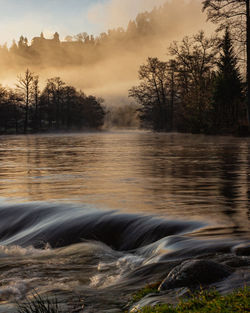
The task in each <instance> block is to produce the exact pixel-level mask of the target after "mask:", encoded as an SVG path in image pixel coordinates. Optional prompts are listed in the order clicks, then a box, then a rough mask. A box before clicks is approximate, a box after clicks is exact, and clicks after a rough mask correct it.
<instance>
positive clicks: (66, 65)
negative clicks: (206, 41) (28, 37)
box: [0, 0, 213, 106]
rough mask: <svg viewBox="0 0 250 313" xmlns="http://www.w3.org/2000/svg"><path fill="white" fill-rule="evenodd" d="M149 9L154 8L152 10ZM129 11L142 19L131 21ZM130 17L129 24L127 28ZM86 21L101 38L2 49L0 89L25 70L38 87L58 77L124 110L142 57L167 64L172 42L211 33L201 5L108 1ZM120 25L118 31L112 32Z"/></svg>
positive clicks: (38, 42) (197, 0)
mask: <svg viewBox="0 0 250 313" xmlns="http://www.w3.org/2000/svg"><path fill="white" fill-rule="evenodd" d="M153 3H154V4H155V3H157V6H156V7H155V8H153V9H152V7H153ZM146 10H148V11H146ZM134 11H135V12H137V11H141V12H142V14H139V15H138V16H137V17H133V14H132V13H133V12H134ZM131 16H132V18H133V19H134V20H133V21H131V22H130V23H129V24H128V25H126V23H128V20H129V17H131ZM89 18H90V19H91V21H93V23H100V24H101V25H102V27H103V29H104V32H103V33H102V34H100V35H99V36H96V37H93V36H88V35H87V34H82V36H78V37H77V38H76V37H73V36H72V37H68V38H67V41H65V40H64V39H63V38H60V39H59V41H58V40H57V38H56V37H55V38H54V39H53V38H52V39H50V40H47V38H43V37H42V38H41V37H39V36H40V34H38V37H37V38H36V39H34V40H33V41H32V42H31V43H28V42H27V41H25V38H24V39H23V40H19V42H18V40H17V43H16V44H13V45H12V46H11V47H10V49H9V50H7V48H6V47H4V46H3V47H2V48H1V50H0V68H1V69H0V82H1V84H3V85H9V86H14V84H15V80H16V77H17V75H18V74H20V73H22V72H23V71H24V70H25V69H26V68H27V67H28V68H29V69H30V70H31V71H32V72H36V73H37V74H39V76H40V81H41V85H43V84H44V83H45V81H46V79H47V78H50V77H54V76H60V77H61V78H62V79H63V80H64V81H65V82H66V83H67V84H71V85H73V86H75V87H77V88H78V89H81V90H82V91H84V92H85V93H86V94H93V95H95V96H98V97H102V98H104V100H105V103H106V105H107V106H114V105H122V104H127V103H129V102H130V99H128V96H127V95H128V89H129V88H131V86H133V85H134V84H136V83H137V73H138V68H139V66H140V65H141V64H142V63H144V62H145V60H146V58H147V57H149V56H151V57H154V56H156V57H159V58H161V59H163V60H167V59H168V58H169V55H168V46H169V45H170V43H171V42H172V41H174V40H176V41H178V40H181V39H182V38H183V37H184V36H186V35H192V34H195V33H197V32H198V31H199V30H201V29H204V30H205V31H206V33H209V32H211V31H212V30H213V27H212V26H211V25H210V24H208V23H206V15H205V14H203V13H202V10H201V1H200V0H191V1H186V0H172V1H168V2H165V1H161V0H159V1H154V0H146V1H142V0H140V1H134V0H126V1H120V0H119V1H118V0H110V1H108V2H107V3H106V4H98V5H96V6H95V7H93V8H92V9H91V11H90V12H89ZM119 21H120V26H121V27H123V28H117V26H118V25H119ZM125 25H126V26H125ZM114 27H116V28H114ZM109 29H113V30H109ZM79 31H84V30H79ZM105 31H106V32H105ZM24 35H25V34H24Z"/></svg>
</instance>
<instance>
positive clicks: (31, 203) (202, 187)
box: [0, 131, 250, 312]
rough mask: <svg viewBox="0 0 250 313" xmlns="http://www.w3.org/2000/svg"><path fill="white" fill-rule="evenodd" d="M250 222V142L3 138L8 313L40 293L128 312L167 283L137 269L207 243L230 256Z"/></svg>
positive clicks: (0, 203) (2, 237)
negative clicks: (146, 287)
mask: <svg viewBox="0 0 250 313" xmlns="http://www.w3.org/2000/svg"><path fill="white" fill-rule="evenodd" d="M249 220H250V139H249V138H233V137H213V136H203V135H189V134H175V133H171V134H164V133H151V132H146V131H145V132H143V131H113V132H112V131H110V132H92V133H82V134H81V133H76V134H44V135H27V136H2V137H0V312H15V311H13V310H14V309H13V307H12V305H11V302H15V301H16V299H17V300H18V299H22V298H23V297H24V296H27V295H29V294H32V292H34V290H35V292H38V293H41V294H43V293H48V292H52V293H53V294H56V295H58V296H59V297H63V298H64V299H66V298H67V297H68V298H72V294H74V295H75V296H76V297H83V298H84V299H83V301H84V303H85V304H84V305H85V310H86V312H109V311H108V310H109V309H110V312H120V311H121V308H122V305H123V304H124V303H123V301H122V300H121V301H120V300H119V301H118V298H119V299H122V298H125V297H126V295H128V294H130V293H133V292H134V290H136V289H137V288H139V287H141V286H142V285H143V284H144V283H145V281H146V280H147V279H148V280H150V279H151V280H153V279H155V280H156V279H159V277H160V275H159V273H158V274H157V273H154V275H155V276H150V277H147V279H146V278H145V276H143V277H142V276H140V275H139V274H138V276H136V275H137V274H136V273H137V272H138V269H140V268H143V267H145V266H146V265H148V264H157V262H160V261H161V262H162V260H166V259H171V258H173V256H174V258H175V259H176V258H178V257H180V256H181V257H183V258H184V257H187V255H192V256H196V255H200V254H202V253H203V252H204V251H203V250H204V248H202V247H204V242H205V243H206V244H205V246H206V249H207V251H206V252H208V251H210V252H211V251H219V250H220V249H222V248H223V249H224V250H225V247H227V248H228V249H231V248H232V246H233V245H237V244H238V243H241V242H245V241H247V240H249V238H250V227H249V226H250V223H249ZM162 240H164V242H163V241H162ZM201 243H202V244H201ZM223 249H222V250H223ZM159 260H160V261H159ZM156 272H157V271H156ZM152 273H153V271H152ZM152 275H153V274H152ZM157 275H158V276H157ZM132 276H133V279H132V278H131V277H132ZM131 279H132V282H131ZM104 290H105V292H104ZM114 292H117V293H118V295H117V299H116V300H114V299H113V298H114V297H113V294H114ZM104 294H105V296H104ZM98 297H99V298H98ZM104 298H105V299H106V300H105V301H104V300H103V299H104ZM98 299H99V300H98ZM112 310H113V311H112Z"/></svg>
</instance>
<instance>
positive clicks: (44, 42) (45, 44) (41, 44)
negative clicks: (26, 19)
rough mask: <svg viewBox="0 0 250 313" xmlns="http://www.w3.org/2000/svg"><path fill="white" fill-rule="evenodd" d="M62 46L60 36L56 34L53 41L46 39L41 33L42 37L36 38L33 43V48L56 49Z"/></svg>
mask: <svg viewBox="0 0 250 313" xmlns="http://www.w3.org/2000/svg"><path fill="white" fill-rule="evenodd" d="M59 45H60V37H59V34H58V33H57V32H56V33H55V34H54V36H53V38H52V39H46V38H45V37H44V34H43V33H41V35H40V37H34V38H33V39H32V42H31V47H32V48H35V49H36V48H39V49H40V48H50V47H56V46H59Z"/></svg>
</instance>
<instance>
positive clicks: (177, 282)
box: [159, 259, 233, 291]
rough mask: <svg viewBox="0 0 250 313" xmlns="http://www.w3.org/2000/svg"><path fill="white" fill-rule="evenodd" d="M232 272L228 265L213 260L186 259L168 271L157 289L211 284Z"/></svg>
mask: <svg viewBox="0 0 250 313" xmlns="http://www.w3.org/2000/svg"><path fill="white" fill-rule="evenodd" d="M232 272H233V270H232V269H231V268H230V267H229V266H226V265H222V264H219V263H216V262H213V261H209V260H199V259H195V260H188V261H185V262H183V263H181V264H180V265H178V266H176V267H175V268H174V269H173V270H172V271H170V273H169V274H168V276H167V278H166V279H165V280H164V281H163V282H162V283H161V285H160V287H159V290H160V291H162V290H168V289H173V288H178V287H193V286H199V285H201V284H211V283H214V282H217V281H220V280H222V279H224V278H226V277H228V276H229V275H231V274H232Z"/></svg>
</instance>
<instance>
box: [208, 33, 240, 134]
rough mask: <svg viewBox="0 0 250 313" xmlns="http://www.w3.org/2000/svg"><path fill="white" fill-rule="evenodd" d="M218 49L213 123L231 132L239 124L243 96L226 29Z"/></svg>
mask: <svg viewBox="0 0 250 313" xmlns="http://www.w3.org/2000/svg"><path fill="white" fill-rule="evenodd" d="M220 48H221V53H220V58H219V61H218V63H217V65H218V68H219V70H218V72H217V73H216V78H215V87H214V91H213V102H214V109H215V115H214V121H215V126H216V128H217V129H225V128H226V129H231V131H232V130H233V128H235V126H236V125H238V122H239V113H240V105H241V103H242V100H243V94H242V83H241V78H240V73H239V69H238V67H237V59H236V56H235V54H234V50H233V46H232V41H231V38H230V33H229V30H228V29H226V31H225V35H224V38H223V40H222V43H221V44H220Z"/></svg>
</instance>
